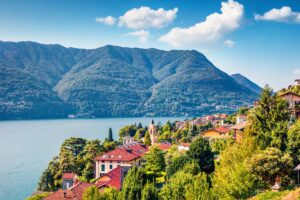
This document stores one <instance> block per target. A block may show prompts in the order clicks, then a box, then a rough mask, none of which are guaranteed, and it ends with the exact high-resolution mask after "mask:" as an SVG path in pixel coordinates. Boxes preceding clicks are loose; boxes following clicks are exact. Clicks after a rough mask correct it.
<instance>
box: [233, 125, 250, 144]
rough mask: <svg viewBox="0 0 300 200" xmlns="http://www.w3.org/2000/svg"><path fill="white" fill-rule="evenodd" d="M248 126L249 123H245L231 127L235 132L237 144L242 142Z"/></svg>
mask: <svg viewBox="0 0 300 200" xmlns="http://www.w3.org/2000/svg"><path fill="white" fill-rule="evenodd" d="M247 126H248V123H247V121H243V122H241V123H239V124H236V125H234V126H232V127H231V130H233V137H234V139H235V140H236V141H237V142H240V141H241V139H242V137H243V132H244V130H245V128H246V127H247Z"/></svg>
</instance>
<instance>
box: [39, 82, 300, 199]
mask: <svg viewBox="0 0 300 200" xmlns="http://www.w3.org/2000/svg"><path fill="white" fill-rule="evenodd" d="M238 114H243V115H247V117H248V120H249V123H248V126H247V127H246V129H245V130H244V133H243V136H242V139H241V140H240V141H238V142H237V141H235V140H234V139H233V138H228V139H226V138H224V139H215V140H207V139H204V138H202V137H201V136H199V135H201V134H199V133H200V132H201V131H202V130H203V129H205V127H210V126H211V124H206V125H204V126H202V127H190V126H188V128H183V129H181V130H178V129H177V128H176V125H175V124H174V123H170V122H168V123H166V124H165V125H163V126H162V125H157V130H158V137H162V138H163V139H166V140H168V141H170V142H171V143H174V145H173V146H172V147H171V148H170V149H169V150H168V151H167V152H166V151H162V150H160V149H159V148H158V146H156V145H153V146H151V147H149V151H148V152H147V153H146V154H145V155H144V157H143V162H142V163H143V164H142V166H140V167H139V168H137V167H132V168H131V169H130V170H129V172H128V174H127V176H126V177H125V179H124V182H123V185H122V190H121V191H117V190H115V189H113V188H108V189H105V190H104V192H101V193H99V192H98V191H97V189H95V188H90V189H88V190H87V191H86V192H85V198H87V197H89V198H90V199H95V200H98V199H105V200H106V199H107V200H110V199H116V200H125V199H126V200H127V199H128V200H135V199H142V200H146V199H149V200H150V199H151V200H152V199H153V200H156V199H166V200H167V199H175V200H190V199H197V200H206V199H207V200H215V199H216V200H217V199H225V200H234V199H248V198H251V197H252V196H254V195H256V194H258V193H260V192H263V191H266V190H269V189H270V187H271V186H273V185H274V184H275V181H276V180H277V181H279V182H280V185H281V187H283V188H290V187H292V186H293V185H294V180H293V168H295V167H296V166H297V165H298V164H299V152H300V137H299V133H300V121H296V122H295V123H294V124H293V121H291V120H290V119H291V117H290V113H289V112H288V108H287V102H285V101H284V100H282V99H280V98H279V97H278V96H277V94H274V93H273V92H272V90H271V89H270V88H269V87H268V86H267V87H266V88H265V89H264V90H263V91H262V94H261V98H260V100H259V102H258V103H257V106H256V107H254V108H251V109H249V108H241V109H240V110H239V111H238V113H236V114H234V115H235V116H237V115H238ZM234 115H233V116H234ZM139 130H140V131H139ZM146 130H147V127H143V126H142V125H141V124H139V125H128V126H126V127H124V128H122V129H121V130H120V132H119V136H120V138H122V137H124V136H126V135H129V136H135V138H136V139H137V140H142V137H143V136H142V135H144V137H145V142H147V141H146V140H149V138H148V137H149V133H148V132H147V131H146ZM167 136H168V137H167ZM147 138H148V139H147ZM163 139H162V141H165V140H163ZM186 139H188V140H189V141H191V144H190V146H189V150H188V151H180V150H178V147H177V146H176V144H178V143H179V142H182V141H185V140H186ZM148 142H149V141H148ZM105 143H108V144H109V140H108V139H106V140H105V142H104V144H102V143H100V141H97V140H96V141H87V140H84V139H80V138H70V139H68V140H66V141H65V142H64V144H63V145H62V147H61V150H60V154H59V156H58V157H55V158H54V159H53V160H52V161H51V162H50V163H49V167H48V168H47V169H46V170H45V172H44V173H43V175H42V177H41V181H40V184H39V189H42V190H46V191H51V190H54V189H56V188H58V187H59V186H60V184H61V182H60V177H61V173H62V172H63V171H64V170H72V171H75V172H76V173H78V174H79V175H80V176H81V178H82V179H85V180H87V181H90V180H91V177H92V176H91V173H83V172H85V171H86V172H91V171H90V170H91V168H90V165H89V163H91V159H90V158H92V157H93V156H94V155H96V154H97V153H99V152H102V151H105V150H107V148H105ZM114 144H116V143H115V142H114ZM111 148H115V147H111ZM271 196H272V195H271Z"/></svg>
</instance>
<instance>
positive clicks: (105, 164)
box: [94, 142, 148, 178]
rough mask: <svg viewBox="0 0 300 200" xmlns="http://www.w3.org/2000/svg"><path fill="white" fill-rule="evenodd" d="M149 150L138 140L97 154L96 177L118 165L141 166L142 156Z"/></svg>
mask: <svg viewBox="0 0 300 200" xmlns="http://www.w3.org/2000/svg"><path fill="white" fill-rule="evenodd" d="M147 151H148V148H147V147H146V145H144V144H140V143H138V142H136V143H131V144H127V145H123V146H119V147H117V148H116V149H114V150H112V151H109V152H107V153H104V154H102V155H99V156H97V157H96V158H95V159H94V160H95V166H96V170H95V178H99V177H101V175H104V174H106V173H108V172H110V171H111V170H113V169H115V168H117V167H118V166H133V165H135V166H140V164H141V162H142V161H141V157H142V156H143V155H144V154H145V153H146V152H147Z"/></svg>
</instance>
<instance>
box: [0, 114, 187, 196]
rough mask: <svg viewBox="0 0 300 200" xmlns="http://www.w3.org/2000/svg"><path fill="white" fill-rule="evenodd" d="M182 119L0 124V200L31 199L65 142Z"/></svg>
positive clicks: (2, 122)
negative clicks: (75, 138) (126, 128)
mask: <svg viewBox="0 0 300 200" xmlns="http://www.w3.org/2000/svg"><path fill="white" fill-rule="evenodd" d="M152 119H154V121H155V123H157V122H161V123H163V124H164V123H166V122H167V121H168V120H170V121H175V120H182V118H105V119H63V120H61V119H60V120H24V121H0V199H1V200H2V199H3V200H4V199H5V200H18V199H24V198H26V197H28V196H29V195H30V194H31V193H32V192H33V191H34V190H35V188H36V186H37V182H38V180H39V177H40V175H41V174H42V172H43V171H44V169H45V168H46V167H47V165H48V162H49V161H50V160H51V159H52V157H54V156H55V155H57V154H58V152H59V147H60V145H61V144H62V143H63V141H64V140H65V139H66V138H69V137H82V138H86V139H100V140H102V141H103V140H104V138H105V137H107V134H108V129H109V128H110V127H111V128H112V130H113V135H114V138H115V139H117V137H118V131H119V129H120V128H122V127H123V126H125V125H129V124H134V123H137V124H138V123H139V122H141V123H142V125H143V126H145V125H147V126H148V125H149V124H150V122H151V120H152Z"/></svg>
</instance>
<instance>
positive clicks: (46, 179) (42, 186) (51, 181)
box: [38, 157, 61, 191]
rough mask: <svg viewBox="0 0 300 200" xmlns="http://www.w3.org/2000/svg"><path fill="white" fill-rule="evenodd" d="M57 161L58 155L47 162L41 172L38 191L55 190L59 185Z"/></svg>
mask: <svg viewBox="0 0 300 200" xmlns="http://www.w3.org/2000/svg"><path fill="white" fill-rule="evenodd" d="M58 171H59V163H58V157H54V158H53V159H52V160H51V161H50V162H49V164H48V167H47V169H46V170H45V171H44V172H43V174H42V176H41V177H40V180H39V183H38V190H40V191H55V190H57V189H58V188H60V187H61V182H60V181H58V180H57V178H60V177H61V176H60V175H59V174H58Z"/></svg>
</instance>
